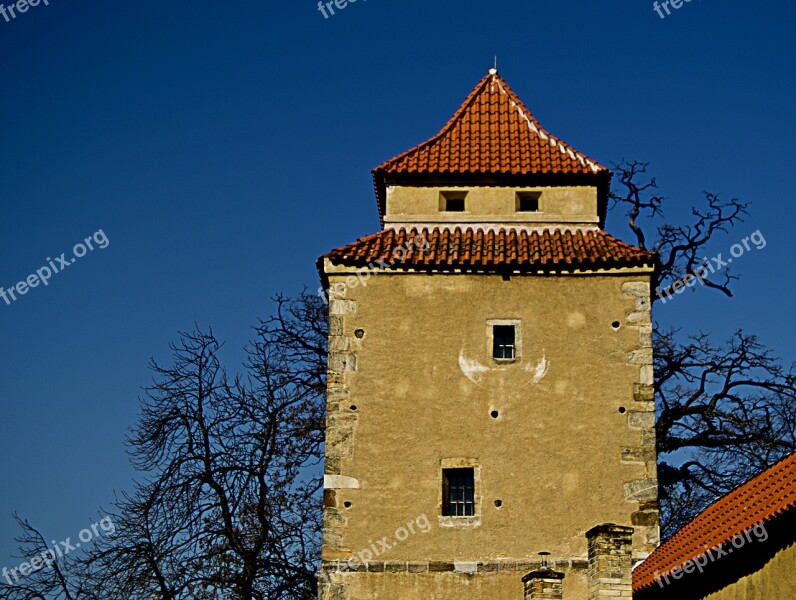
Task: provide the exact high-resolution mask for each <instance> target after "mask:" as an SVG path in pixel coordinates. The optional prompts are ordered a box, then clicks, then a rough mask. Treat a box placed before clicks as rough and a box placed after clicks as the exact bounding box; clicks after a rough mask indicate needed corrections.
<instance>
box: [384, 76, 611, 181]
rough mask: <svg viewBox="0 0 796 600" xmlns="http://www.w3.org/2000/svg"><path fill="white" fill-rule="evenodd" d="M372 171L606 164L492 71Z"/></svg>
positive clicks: (498, 170)
mask: <svg viewBox="0 0 796 600" xmlns="http://www.w3.org/2000/svg"><path fill="white" fill-rule="evenodd" d="M376 171H377V172H379V171H381V172H384V173H483V174H515V175H516V174H529V173H566V174H575V173H580V174H588V173H597V172H600V171H608V169H606V168H605V167H603V166H601V165H599V164H597V163H596V162H594V161H593V160H591V159H590V158H588V157H586V156H585V155H583V154H581V153H580V152H577V151H576V150H574V149H573V148H572V147H571V146H569V145H567V144H565V143H564V142H562V141H561V140H559V139H556V138H555V137H554V136H552V135H550V134H549V133H548V132H547V131H545V130H544V129H543V128H542V126H541V125H539V122H538V121H537V120H536V119H535V118H534V117H533V115H532V114H531V113H530V112H529V111H528V109H527V108H525V105H523V103H522V101H521V100H520V99H519V98H518V97H517V95H516V94H515V93H514V92H513V91H511V88H509V86H508V85H507V84H506V82H505V81H503V79H502V78H501V77H500V76H499V75H498V74H497V73H491V72H490V74H488V75H487V76H486V77H484V78H483V79H482V80H481V81H480V82H479V83H478V85H477V86H476V88H475V89H474V90H473V91H472V93H471V94H470V95H469V96H468V97H467V100H465V101H464V104H462V106H461V108H459V110H458V111H456V114H454V115H453V117H452V118H451V120H450V121H448V123H447V124H446V125H445V127H443V128H442V131H440V132H439V133H438V134H437V135H436V136H434V137H433V138H431V139H430V140H428V141H426V142H424V143H422V144H420V145H419V146H417V147H415V148H413V149H411V150H408V151H407V152H404V153H403V154H401V155H399V156H397V157H395V158H393V159H392V160H389V161H387V162H385V163H383V164H382V165H380V166H378V167H376Z"/></svg>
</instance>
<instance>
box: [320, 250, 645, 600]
mask: <svg viewBox="0 0 796 600" xmlns="http://www.w3.org/2000/svg"><path fill="white" fill-rule="evenodd" d="M334 270H335V269H334V268H331V267H330V266H329V265H327V272H329V279H330V283H331V287H332V300H331V303H330V358H329V394H328V417H327V459H326V473H327V474H328V478H327V487H328V489H327V493H326V498H325V513H324V521H325V522H324V548H323V558H324V560H325V561H327V564H332V565H334V564H339V563H338V562H336V561H345V560H348V559H349V558H351V557H352V556H354V557H355V556H357V555H359V556H360V557H362V560H364V561H366V562H371V561H373V562H379V563H385V564H386V569H387V570H389V569H390V568H391V567H390V564H392V565H393V567H395V565H398V567H399V568H403V569H406V566H403V567H401V565H406V563H407V562H408V563H418V564H416V565H415V570H416V571H418V572H416V573H389V572H386V573H382V572H376V573H371V572H355V573H339V572H336V573H332V574H331V575H330V580H331V582H332V583H333V585H331V586H328V585H326V586H322V596H321V597H323V598H335V599H336V598H362V599H364V598H423V599H425V598H440V599H444V598H451V599H453V598H457V599H458V598H501V599H503V598H506V599H510V598H521V597H522V585H521V582H520V580H521V577H522V575H523V574H524V572H527V571H524V568H525V566H527V567H528V569H527V570H530V564H527V565H525V566H523V565H522V564H520V565H517V563H518V562H519V563H522V562H523V561H525V562H526V563H527V562H528V561H532V560H534V559H535V558H536V553H537V552H540V551H548V552H551V553H552V559H553V560H555V561H558V564H557V568H560V569H561V570H564V571H565V572H567V573H568V575H567V578H566V579H565V590H566V589H569V590H571V591H570V592H569V593H567V596H566V597H568V598H581V597H585V595H582V594H581V591H578V590H585V579H584V576H583V574H582V572H583V571H582V567H583V565H584V561H585V558H586V554H587V549H586V539H585V536H584V534H585V532H586V531H587V530H588V529H589V528H591V527H593V526H595V525H598V524H601V523H606V522H614V523H617V524H622V525H631V524H633V525H634V526H635V527H636V536H635V538H634V553H635V555H636V556H637V557H643V556H645V555H646V553H648V552H650V551H651V550H652V549H653V548H654V547H655V545H656V544H657V542H658V538H657V534H658V530H657V512H656V504H655V500H656V487H655V483H656V482H655V478H656V472H655V456H654V443H655V438H654V407H653V403H652V392H651V389H652V388H651V384H652V367H651V359H652V350H651V325H650V314H649V308H650V307H649V290H648V282H649V274H643V273H627V274H613V275H609V274H603V275H582V276H576V275H560V276H549V277H543V276H514V277H511V278H510V280H508V281H506V280H504V279H503V278H502V277H501V276H499V275H463V274H459V275H443V274H435V275H427V274H390V273H379V274H375V275H372V276H369V277H364V276H363V277H362V278H361V279H360V280H357V279H356V278H351V277H348V275H349V274H350V271H349V272H348V273H345V272H343V273H333V272H331V271H334ZM337 270H340V269H337ZM362 280H364V282H363V281H362ZM354 281H356V282H357V283H356V284H355V286H354V285H351V284H352V283H353V282H354ZM346 282H348V283H346ZM363 283H364V284H365V285H363ZM492 319H513V320H518V321H519V322H520V323H521V335H522V355H521V356H520V357H519V359H518V360H517V361H516V362H515V363H512V364H496V363H495V362H494V361H493V359H492V358H491V353H490V352H489V348H488V343H487V322H488V321H490V320H492ZM614 322H618V323H619V325H620V326H619V327H618V328H615V327H614V326H613V323H614ZM357 334H359V335H357ZM363 334H364V335H363ZM360 336H362V337H360ZM353 407H356V408H355V409H354V408H353ZM620 409H623V411H624V412H620ZM492 411H498V413H499V416H498V418H493V417H492V416H491V414H490V413H491V412H492ZM457 460H464V461H467V463H466V464H476V465H477V467H478V475H479V481H478V483H477V489H476V493H477V495H478V497H479V505H478V509H477V512H478V518H477V519H466V520H464V521H467V524H466V525H459V526H457V525H456V524H455V523H456V521H455V520H452V519H450V518H447V519H446V518H442V517H440V511H441V507H440V495H441V491H440V490H441V479H440V477H441V473H440V470H441V467H442V466H443V464H448V462H450V461H457ZM446 461H447V462H446ZM496 500H500V501H501V502H502V506H500V507H499V508H498V507H496V506H495V501H496ZM346 503H350V504H348V505H347V504H346ZM426 519H427V520H426ZM410 523H411V524H413V528H414V533H409V529H410V527H409V524H410ZM418 523H420V524H422V525H424V527H420V525H418ZM426 523H428V524H429V527H428V528H426V527H425V524H426ZM401 527H403V528H404V531H401V532H399V534H400V535H398V536H397V537H396V531H397V530H398V529H399V528H401ZM426 529H427V530H426ZM404 533H406V535H404ZM385 536H386V538H387V539H386V540H385V542H386V543H387V544H389V546H390V547H389V549H385V547H384V546H380V544H379V542H378V541H379V540H382V539H383V538H385ZM404 537H405V539H400V540H399V539H398V538H404ZM365 550H368V552H364V551H365ZM376 550H378V552H376ZM368 554H370V557H369V556H368ZM573 560H574V561H575V563H574V564H576V565H580V566H579V567H578V568H577V569H570V568H569V567H568V565H572V564H573V563H572V562H571V561H573ZM428 561H432V562H433V561H443V562H445V561H447V562H448V563H460V564H459V565H458V566H457V569H459V570H465V571H467V570H468V569H469V570H477V571H481V570H482V569H483V570H484V571H485V572H477V573H475V574H461V573H428V572H426V571H428V570H429V563H428ZM470 563H472V564H470ZM475 563H482V565H485V566H483V567H478V568H477V569H476V567H475V566H474V564H475ZM500 565H510V566H508V567H507V568H506V569H503V568H502V567H501V566H500ZM351 567H352V568H359V569H360V570H363V569H364V567H362V566H361V565H360V564H359V562H358V560H357V561H353V563H351ZM341 582H345V585H344V586H342V587H341V585H340V583H341ZM570 594H573V595H570Z"/></svg>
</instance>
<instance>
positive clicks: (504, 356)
mask: <svg viewBox="0 0 796 600" xmlns="http://www.w3.org/2000/svg"><path fill="white" fill-rule="evenodd" d="M516 349H517V348H516V339H515V330H514V325H495V326H494V328H493V330H492V357H493V358H494V359H496V360H514V359H515V358H516V356H517V353H516Z"/></svg>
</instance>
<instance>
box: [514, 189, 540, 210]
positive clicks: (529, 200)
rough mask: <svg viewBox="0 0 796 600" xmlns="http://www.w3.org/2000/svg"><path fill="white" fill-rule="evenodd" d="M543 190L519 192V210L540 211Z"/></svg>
mask: <svg viewBox="0 0 796 600" xmlns="http://www.w3.org/2000/svg"><path fill="white" fill-rule="evenodd" d="M541 197H542V192H517V212H540V210H541V209H540V199H541Z"/></svg>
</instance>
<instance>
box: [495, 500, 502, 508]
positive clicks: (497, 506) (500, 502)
mask: <svg viewBox="0 0 796 600" xmlns="http://www.w3.org/2000/svg"><path fill="white" fill-rule="evenodd" d="M501 506H503V500H495V507H496V508H500V507H501Z"/></svg>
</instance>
